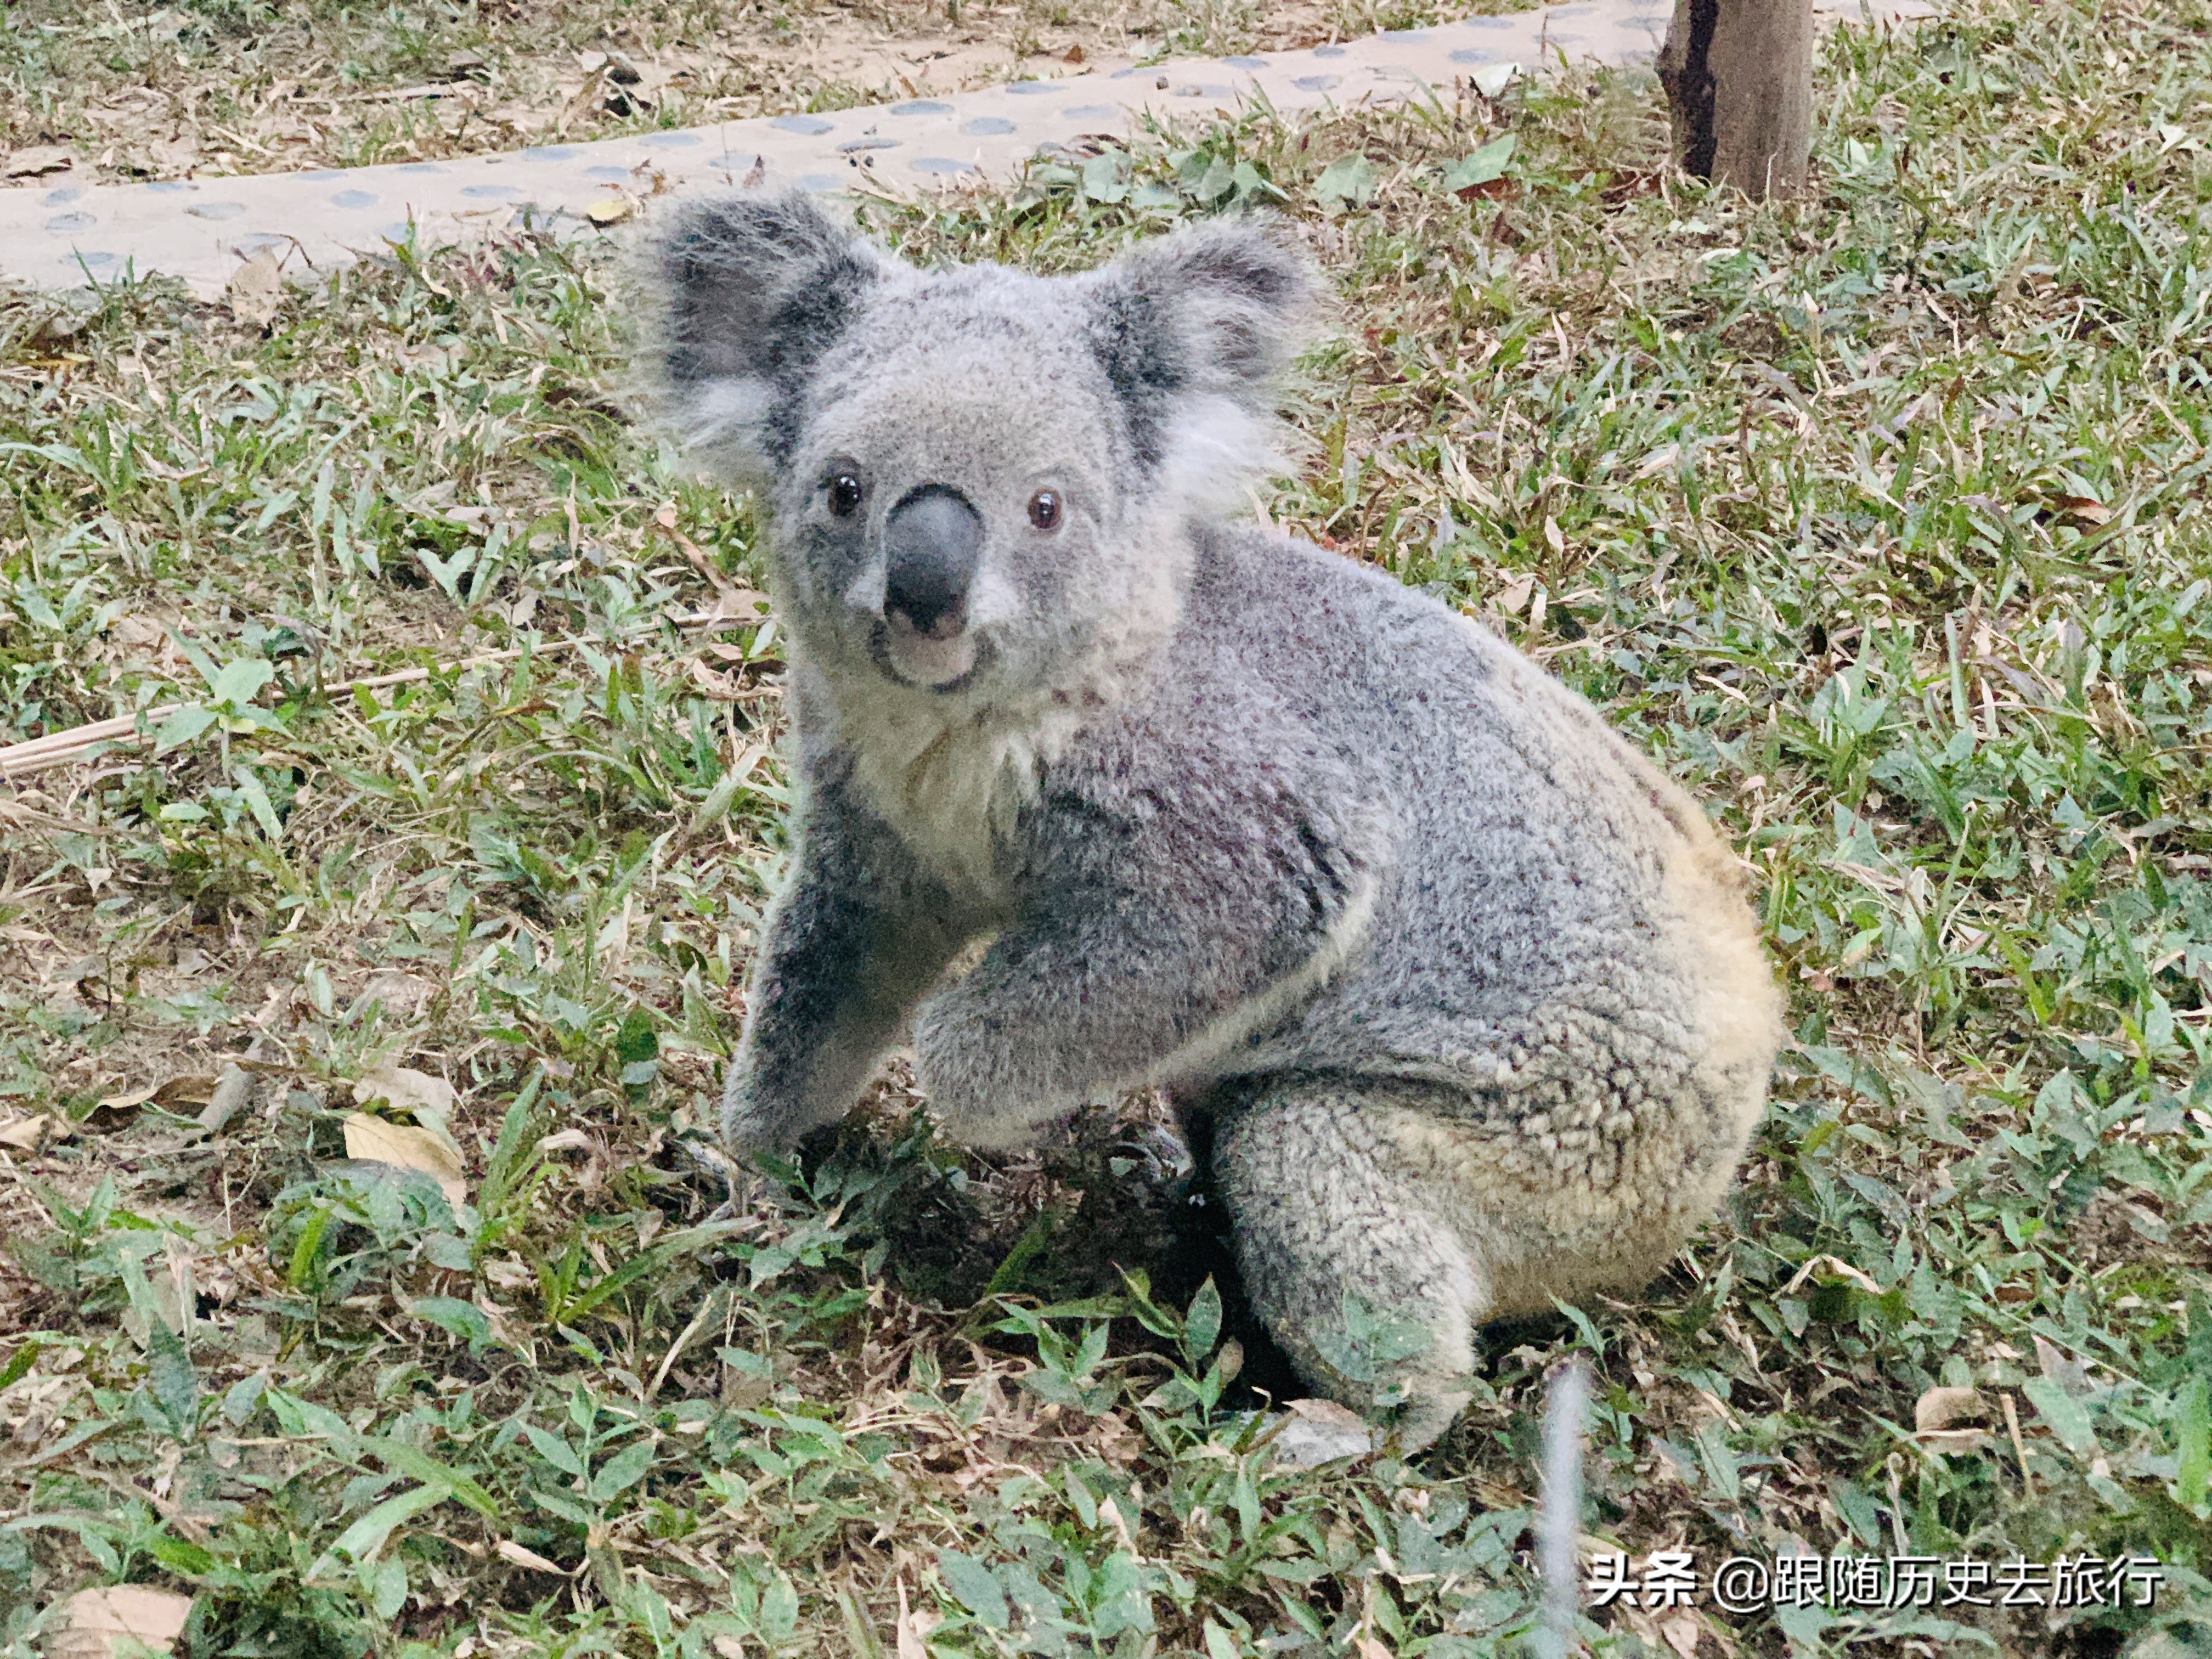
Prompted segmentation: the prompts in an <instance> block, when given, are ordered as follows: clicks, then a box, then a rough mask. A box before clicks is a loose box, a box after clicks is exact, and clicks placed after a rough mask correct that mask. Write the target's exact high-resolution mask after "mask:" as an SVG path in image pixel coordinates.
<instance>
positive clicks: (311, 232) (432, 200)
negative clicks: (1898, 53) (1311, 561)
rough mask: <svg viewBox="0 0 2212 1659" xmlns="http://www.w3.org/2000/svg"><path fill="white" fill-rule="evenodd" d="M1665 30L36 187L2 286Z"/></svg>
mask: <svg viewBox="0 0 2212 1659" xmlns="http://www.w3.org/2000/svg"><path fill="white" fill-rule="evenodd" d="M1815 8H1816V10H1818V11H1820V12H1822V13H1824V14H1826V15H1828V16H1830V17H1832V16H1833V15H1838V14H1843V15H1850V16H1853V17H1855V18H1856V17H1863V16H1874V17H1880V18H1882V19H1885V20H1892V21H1894V20H1899V19H1904V18H1911V17H1914V16H1924V15H1928V11H1929V8H1928V6H1927V5H1926V4H1925V3H1923V0H1815ZM1668 9H1669V8H1668V0H1568V3H1562V4H1557V5H1551V6H1546V7H1543V8H1541V9H1537V10H1534V11H1525V12H1516V13H1513V14H1512V15H1509V16H1504V17H1471V18H1468V19H1466V20H1464V21H1461V22H1456V23H1450V24H1445V25H1443V26H1440V27H1436V28H1429V29H1403V30H1393V31H1389V32H1388V33H1381V34H1375V35H1369V36H1367V37H1365V38H1364V39H1360V40H1348V41H1346V42H1345V43H1344V44H1343V45H1341V46H1314V47H1311V48H1309V49H1307V50H1304V51H1300V52H1271V53H1268V54H1267V56H1265V57H1261V58H1215V59H1195V60H1191V59H1180V60H1175V61H1171V62H1169V63H1166V64H1158V65H1154V66H1152V67H1148V68H1138V67H1136V66H1134V65H1115V64H1097V65H1095V66H1093V67H1091V68H1089V69H1087V70H1083V71H1080V72H1076V73H1072V74H1070V75H1068V76H1066V77H1065V78H1063V79H1057V80H1049V81H1021V82H1015V83H1013V84H1012V85H1011V86H1002V87H993V88H986V89H984V90H982V91H978V92H969V93H961V94H956V95H951V96H947V97H944V98H917V99H910V100H907V101H905V102H903V103H896V104H885V105H875V106H870V107H867V108H864V109H852V110H840V111H837V112H833V113H828V114H823V115H780V116H774V117H769V118H757V119H753V120H744V121H727V122H724V123H722V124H720V125H716V126H709V127H697V128H693V129H691V130H690V131H667V132H647V133H639V134H634V135H631V136H629V137H621V138H609V139H604V140H601V141H599V142H597V143H580V144H550V145H542V146H538V147H535V148H532V149H524V150H520V151H515V152H513V153H511V154H507V155H477V156H465V157H460V158H457V159H455V160H452V161H418V162H410V163H406V164H404V165H397V166H386V167H351V168H347V169H345V170H343V171H335V170H331V169H321V170H318V171H316V172H312V173H269V174H263V175H258V176H255V177H248V178H218V179H191V180H181V181H165V182H161V183H155V184H143V185H71V184H69V183H66V182H57V181H52V180H50V181H48V183H47V184H46V185H34V186H28V187H20V188H15V189H9V190H0V276H5V277H9V278H13V279H15V281H17V282H20V283H25V284H27V285H28V286H31V287H33V288H40V289H56V288H70V287H77V286H82V285H83V284H85V283H88V282H95V283H105V282H108V281H112V280H113V279H115V278H117V277H119V276H125V275H126V274H129V273H131V272H134V271H135V272H137V273H138V274H141V275H143V274H145V273H148V272H151V271H161V272H163V273H166V274H167V275H169V276H179V277H181V278H183V279H184V280H185V282H186V283H188V284H190V285H191V288H192V289H194V290H195V291H196V292H197V293H199V294H201V295H206V296H210V297H212V296H214V295H219V294H221V293H222V291H223V289H224V287H225V284H226V283H228V279H229V276H230V273H231V272H232V271H233V270H235V269H236V268H237V266H238V264H239V262H240V260H241V259H243V258H246V257H248V256H250V255H251V254H252V253H254V252H258V251H259V250H261V249H263V248H270V249H275V250H278V251H280V252H282V254H283V259H284V263H285V264H286V267H287V269H288V270H289V271H291V272H294V273H295V274H296V273H297V272H299V271H301V270H302V269H304V268H306V267H307V265H309V264H312V265H313V267H314V268H317V269H321V268H325V267H327V266H329V265H331V264H342V263H344V262H346V261H348V260H350V259H353V258H358V257H360V256H361V255H362V254H363V253H370V252H381V251H383V249H384V248H385V246H386V244H388V243H390V242H394V241H404V240H406V239H407V238H408V236H409V235H410V234H413V235H414V236H415V237H416V239H417V240H418V242H419V243H421V244H424V245H427V244H430V243H434V242H439V241H445V240H457V239H461V238H465V237H466V236H468V235H469V234H471V232H472V231H475V232H481V231H483V230H484V229H489V228H504V227H507V226H512V225H529V224H537V225H542V226H550V227H552V228H556V229H574V230H587V229H589V228H592V225H593V224H594V223H595V222H615V221H617V220H618V219H619V218H621V217H622V216H624V215H625V211H626V210H625V205H624V204H625V203H626V201H627V200H629V199H631V198H635V197H639V196H644V195H650V194H653V193H655V192H656V191H659V190H696V189H700V188H702V187H710V186H727V185H732V184H740V185H757V186H760V187H762V188H764V189H769V190H781V189H787V188H788V187H790V186H791V185H799V186H802V187H804V188H805V189H808V190H817V191H836V190H839V189H842V188H844V187H846V186H847V185H848V184H849V183H850V182H851V181H853V180H854V179H856V178H858V177H859V176H860V173H861V172H862V170H866V171H867V172H869V173H872V176H873V178H874V179H876V180H878V181H880V182H881V183H882V184H884V185H889V186H890V187H891V188H893V189H897V188H900V187H902V186H903V187H911V188H918V189H924V190H927V189H944V188H960V187H962V186H963V185H969V186H972V185H974V184H975V183H977V182H985V181H993V180H1000V179H1008V178H1011V177H1012V175H1013V174H1014V173H1016V172H1017V171H1018V169H1019V167H1020V166H1021V164H1022V163H1023V162H1024V161H1027V160H1029V159H1030V157H1032V156H1033V155H1036V153H1037V151H1038V150H1039V149H1042V148H1046V147H1048V146H1051V145H1054V144H1066V143H1070V142H1071V141H1073V140H1075V139H1077V138H1079V137H1084V136H1086V135H1097V136H1102V137H1127V135H1128V134H1129V133H1130V132H1132V131H1134V130H1136V129H1137V128H1138V127H1139V125H1140V124H1141V122H1142V121H1143V119H1144V118H1145V117H1146V115H1147V114H1151V115H1155V116H1160V117H1175V116H1189V115H1197V114H1213V113H1218V112H1226V111H1230V110H1233V109H1234V108H1236V107H1237V106H1238V105H1239V104H1240V103H1243V102H1244V101H1246V100H1254V99H1265V100H1267V102H1268V103H1270V104H1272V105H1273V106H1274V107H1275V108H1276V109H1278V110H1281V111H1285V112H1289V111H1306V110H1315V109H1320V108H1322V107H1324V106H1331V105H1334V106H1349V105H1354V104H1358V103H1362V102H1367V103H1379V102H1386V101H1395V100H1404V99H1407V98H1414V97H1419V96H1422V95H1424V94H1427V93H1428V92H1430V91H1431V90H1433V89H1437V88H1449V86H1450V84H1451V83H1452V82H1453V81H1454V80H1455V79H1472V80H1473V81H1474V82H1476V84H1477V85H1479V86H1480V87H1481V88H1482V89H1483V90H1485V91H1486V92H1495V91H1498V89H1500V88H1503V87H1504V84H1505V83H1506V82H1508V81H1510V80H1511V79H1512V78H1513V77H1515V76H1518V75H1523V74H1530V73H1535V72H1539V71H1540V70H1542V69H1544V68H1546V67H1551V68H1558V67H1561V66H1563V65H1565V64H1571V63H1573V62H1575V61H1577V60H1595V61H1596V62H1599V63H1604V64H1636V63H1644V62H1649V61H1650V58H1651V57H1652V55H1653V54H1654V53H1655V52H1656V50H1657V48H1658V46H1659V44H1660V42H1661V41H1662V40H1664V39H1665V37H1666V32H1667V24H1668Z"/></svg>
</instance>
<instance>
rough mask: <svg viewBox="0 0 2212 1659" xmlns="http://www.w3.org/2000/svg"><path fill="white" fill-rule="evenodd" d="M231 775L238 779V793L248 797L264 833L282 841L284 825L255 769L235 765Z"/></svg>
mask: <svg viewBox="0 0 2212 1659" xmlns="http://www.w3.org/2000/svg"><path fill="white" fill-rule="evenodd" d="M231 776H232V777H234V779H236V780H237V781H238V793H240V794H241V795H243V796H245V797H246V805H247V806H249V807H250V808H252V811H253V819H254V822H255V823H258V824H259V825H260V826H261V829H262V833H263V834H264V835H265V836H268V837H269V839H270V840H271V841H282V840H283V837H284V826H283V823H280V822H279V821H278V820H277V817H276V808H275V807H274V806H272V805H270V803H269V792H268V791H267V790H266V789H264V788H263V787H261V780H260V779H259V778H258V776H256V775H255V774H254V771H253V769H252V767H250V766H234V767H233V768H232V769H231Z"/></svg>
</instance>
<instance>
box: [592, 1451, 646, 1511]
mask: <svg viewBox="0 0 2212 1659" xmlns="http://www.w3.org/2000/svg"><path fill="white" fill-rule="evenodd" d="M653 1449H654V1448H653V1442H652V1441H651V1440H650V1439H643V1440H634V1441H632V1442H631V1443H629V1445H627V1446H625V1447H623V1449H622V1450H620V1451H618V1452H617V1453H616V1454H615V1455H613V1456H612V1457H610V1458H609V1459H608V1460H607V1461H606V1462H605V1463H603V1464H602V1465H600V1467H599V1473H598V1474H595V1475H593V1476H592V1497H593V1498H597V1499H598V1500H599V1502H600V1503H602V1504H605V1503H607V1502H609V1501H610V1500H611V1499H612V1498H615V1497H617V1495H619V1494H620V1493H623V1492H628V1491H629V1489H630V1488H631V1487H632V1486H635V1485H636V1484H637V1483H638V1482H639V1481H641V1480H643V1479H645V1472H646V1471H647V1469H649V1468H652V1467H653Z"/></svg>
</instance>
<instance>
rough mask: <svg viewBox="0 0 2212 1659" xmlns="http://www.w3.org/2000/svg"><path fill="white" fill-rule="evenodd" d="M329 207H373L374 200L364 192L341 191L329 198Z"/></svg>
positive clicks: (374, 198)
mask: <svg viewBox="0 0 2212 1659" xmlns="http://www.w3.org/2000/svg"><path fill="white" fill-rule="evenodd" d="M375 205H376V197H374V196H372V195H370V194H369V193H368V191H365V190H342V191H339V192H338V193H337V195H335V196H333V197H331V206H332V207H338V208H368V207H374V206H375Z"/></svg>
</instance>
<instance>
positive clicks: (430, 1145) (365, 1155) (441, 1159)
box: [345, 1112, 469, 1204]
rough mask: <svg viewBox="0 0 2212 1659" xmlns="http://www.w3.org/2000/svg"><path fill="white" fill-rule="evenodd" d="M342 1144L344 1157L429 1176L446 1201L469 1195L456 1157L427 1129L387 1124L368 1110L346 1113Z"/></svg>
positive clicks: (455, 1201)
mask: <svg viewBox="0 0 2212 1659" xmlns="http://www.w3.org/2000/svg"><path fill="white" fill-rule="evenodd" d="M345 1143H346V1156H347V1157H348V1158H359V1159H361V1160H362V1162H363V1163H365V1164H392V1165H395V1166H396V1167H398V1168H399V1169H402V1170H421V1171H422V1173H423V1174H424V1175H427V1176H432V1177H433V1178H435V1180H436V1182H437V1183H438V1187H439V1189H440V1190H441V1191H442V1192H443V1193H444V1194H446V1202H447V1203H448V1204H459V1203H461V1202H463V1201H464V1200H465V1199H466V1198H467V1197H468V1195H469V1185H468V1182H465V1181H464V1180H462V1179H461V1162H460V1160H459V1158H456V1157H454V1156H453V1153H452V1152H451V1151H450V1150H449V1149H448V1148H447V1146H446V1143H445V1142H443V1141H442V1140H441V1139H438V1137H437V1136H435V1135H434V1134H432V1133H430V1132H429V1131H428V1129H421V1128H416V1127H413V1126H412V1125H410V1124H404V1123H387V1122H386V1121H384V1120H383V1119H382V1118H380V1117H377V1116H375V1115H373V1114H370V1113H368V1112H349V1113H348V1114H347V1115H346V1120H345Z"/></svg>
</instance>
